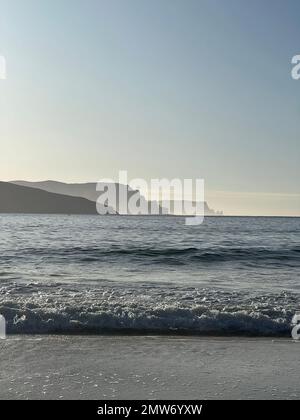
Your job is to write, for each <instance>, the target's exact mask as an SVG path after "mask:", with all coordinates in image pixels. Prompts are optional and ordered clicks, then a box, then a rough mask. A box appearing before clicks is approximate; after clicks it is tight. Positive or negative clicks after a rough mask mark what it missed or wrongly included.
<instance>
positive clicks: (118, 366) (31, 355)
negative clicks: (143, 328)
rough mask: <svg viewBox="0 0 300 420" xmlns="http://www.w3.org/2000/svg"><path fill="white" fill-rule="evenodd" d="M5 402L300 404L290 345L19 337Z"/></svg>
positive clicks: (4, 375)
mask: <svg viewBox="0 0 300 420" xmlns="http://www.w3.org/2000/svg"><path fill="white" fill-rule="evenodd" d="M0 348H1V362H0V372H1V376H0V398H1V399H61V400H63V399H72V400H77V399H93V400H110V399H147V400H155V399H197V400H205V399H298V398H299V396H300V392H299V386H298V385H299V374H300V346H299V343H298V342H295V341H292V340H290V339H274V340H272V339H269V338H240V337H235V338H229V337H226V338H212V337H209V338H207V337H179V336H176V337H171V336H170V337H166V336H99V335H97V336H83V335H81V336H76V335H73V336H72V335H70V336H67V335H45V336H42V335H41V336H33V335H31V336H30V335H15V336H14V335H13V336H8V337H7V339H6V340H1V342H0Z"/></svg>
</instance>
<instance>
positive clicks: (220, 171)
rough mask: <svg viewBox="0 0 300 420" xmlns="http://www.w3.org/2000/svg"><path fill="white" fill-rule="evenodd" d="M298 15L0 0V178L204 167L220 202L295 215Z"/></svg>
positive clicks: (285, 7)
mask: <svg viewBox="0 0 300 420" xmlns="http://www.w3.org/2000/svg"><path fill="white" fill-rule="evenodd" d="M299 17H300V2H299V1H296V0H295V1H294V0H288V1H279V0H263V1H257V0H255V1H251V2H250V1H247V0H222V1H221V0H219V1H217V0H147V1H146V0H88V1H83V0H72V1H71V0H52V1H50V0H10V1H6V0H5V1H4V0H0V54H1V55H4V56H5V58H6V60H7V73H8V78H7V80H6V81H0V100H1V102H0V106H1V109H0V110H1V113H0V124H1V125H0V135H1V156H0V179H5V180H9V179H17V178H18V179H20V178H22V179H27V180H41V179H49V178H51V179H58V180H65V181H90V180H98V179H100V178H104V177H105V178H106V177H114V178H115V177H117V175H118V171H119V170H120V169H127V170H128V173H129V176H130V177H139V178H140V177H143V178H146V179H150V178H162V177H167V178H174V177H179V178H204V179H205V182H206V188H207V194H208V198H210V201H211V202H212V205H213V206H217V207H218V208H223V209H224V206H225V211H226V212H227V213H234V214H238V213H240V214H249V213H251V214H261V213H268V214H273V212H274V208H275V207H276V211H277V212H278V214H291V215H292V214H298V215H300V198H299V194H300V188H299V175H300V169H299V168H300V165H299V163H300V162H299V160H300V142H299V117H300V115H299V113H300V81H295V80H293V79H292V78H291V76H290V73H291V69H292V65H291V59H292V57H293V56H294V55H296V54H300V24H299ZM226 194H227V196H226ZM233 196H234V197H235V201H234V200H232V199H230V197H233ZM245 196H247V197H250V198H247V199H246V198H245ZM224 197H225V198H224ZM270 197H271V199H270ZM230 200H231V201H230ZM253 200H254V201H255V202H257V200H261V202H260V204H258V207H257V206H256V205H254V206H253ZM274 200H275V202H274ZM233 202H234V203H235V204H234V205H233ZM225 203H227V204H225ZM250 205H251V206H252V207H251V211H250V207H249V206H250ZM259 206H260V207H259ZM276 214H277V213H276Z"/></svg>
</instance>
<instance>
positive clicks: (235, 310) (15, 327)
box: [0, 283, 299, 337]
mask: <svg viewBox="0 0 300 420" xmlns="http://www.w3.org/2000/svg"><path fill="white" fill-rule="evenodd" d="M297 307H299V300H298V298H297V297H295V296H294V295H292V294H287V293H280V294H276V295H275V294H274V295H272V296H270V295H261V296H254V295H251V294H249V293H246V292H244V293H241V292H233V291H224V290H218V289H200V288H192V287H189V288H180V287H168V288H163V287H162V286H160V287H153V286H149V285H144V286H143V287H142V286H141V285H139V287H138V288H135V287H134V286H131V287H130V286H128V285H127V287H112V286H104V287H97V288H94V289H93V288H90V289H87V290H80V289H76V287H74V286H70V285H67V284H65V285H64V284H58V285H56V286H55V285H53V284H52V285H45V284H41V283H40V284H28V285H22V286H20V285H14V286H13V287H12V286H3V287H2V288H1V295H0V313H1V314H3V315H4V316H5V318H6V321H7V332H8V334H9V333H13V334H50V333H64V334H71V333H72V334H73V333H77V334H84V333H98V334H101V333H112V334H118V333H127V334H130V333H132V334H134V333H136V334H137V333H142V334H148V333H160V334H188V335H216V336H218V335H232V336H234V335H248V336H278V337H279V336H287V335H289V334H290V331H291V319H292V317H293V315H294V313H295V311H296V310H297Z"/></svg>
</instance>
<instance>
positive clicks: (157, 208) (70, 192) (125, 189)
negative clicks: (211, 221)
mask: <svg viewBox="0 0 300 420" xmlns="http://www.w3.org/2000/svg"><path fill="white" fill-rule="evenodd" d="M12 184H15V185H19V186H23V187H30V188H38V189H41V190H44V191H47V192H49V193H55V194H63V195H65V196H70V197H82V198H85V199H87V200H90V201H93V202H96V201H97V199H98V198H99V196H100V194H101V192H99V191H97V183H95V182H88V183H82V184H80V183H73V184H67V183H64V182H58V181H40V182H29V181H12ZM114 186H115V187H116V193H117V200H116V208H115V209H113V208H112V207H106V208H105V210H106V212H108V213H110V214H116V213H120V214H127V212H126V211H125V212H124V211H123V210H122V208H127V203H128V201H129V199H130V198H131V197H132V196H133V195H135V200H136V201H137V203H138V205H139V204H140V208H141V209H146V210H145V212H144V214H150V215H151V209H152V211H153V210H154V214H170V215H188V214H187V213H186V212H185V211H184V210H183V211H182V212H179V213H178V212H177V211H176V209H177V208H179V207H178V205H180V207H181V208H182V209H184V207H183V206H182V202H180V201H176V200H172V201H171V203H170V208H169V211H168V207H169V206H168V203H166V202H160V203H158V202H157V201H152V202H151V201H147V200H146V199H145V198H144V197H143V195H142V194H141V193H140V192H139V191H138V190H133V189H131V188H130V187H129V186H128V185H123V184H118V183H115V184H114ZM120 192H121V193H122V194H121V196H123V197H124V196H127V203H126V202H125V203H120V202H119V193H120ZM189 204H190V205H192V206H195V202H190V203H189ZM163 209H164V211H163ZM131 214H134V213H131ZM137 214H138V213H137ZM142 214H143V213H142ZM192 214H193V213H192ZM204 214H205V216H209V215H219V214H220V213H216V212H215V211H214V210H212V209H211V208H209V206H208V204H207V203H206V202H205V203H204Z"/></svg>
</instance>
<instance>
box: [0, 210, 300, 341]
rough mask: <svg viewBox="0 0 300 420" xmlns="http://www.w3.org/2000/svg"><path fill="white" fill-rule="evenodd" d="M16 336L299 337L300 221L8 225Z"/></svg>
mask: <svg viewBox="0 0 300 420" xmlns="http://www.w3.org/2000/svg"><path fill="white" fill-rule="evenodd" d="M0 226H1V229H0V314H2V315H3V316H4V317H5V319H6V322H7V332H8V334H57V333H61V334H90V333H92V334H115V335H119V334H172V335H176V334H178V335H179V334H187V335H204V336H207V335H214V336H234V335H237V336H242V335H246V336H276V337H277V336H278V337H280V336H289V335H290V333H291V319H292V317H293V315H294V314H295V313H296V312H297V311H298V310H299V311H300V281H299V280H300V276H299V274H300V235H299V234H300V219H299V218H272V217H207V218H206V219H205V221H204V223H203V224H202V225H199V226H186V225H185V223H184V218H183V217H169V216H163V217H158V216H157V217H152V216H146V217H143V216H60V215H51V216H48V215H0Z"/></svg>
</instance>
